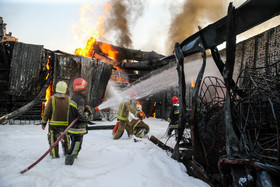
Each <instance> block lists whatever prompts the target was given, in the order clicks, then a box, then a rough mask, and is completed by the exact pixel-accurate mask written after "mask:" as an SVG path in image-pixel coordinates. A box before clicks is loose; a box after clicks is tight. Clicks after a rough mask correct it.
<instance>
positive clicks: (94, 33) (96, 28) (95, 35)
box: [75, 3, 118, 61]
mask: <svg viewBox="0 0 280 187" xmlns="http://www.w3.org/2000/svg"><path fill="white" fill-rule="evenodd" d="M112 6H114V4H113V3H104V4H103V7H92V6H91V4H85V5H83V6H82V7H81V8H80V10H79V14H80V24H79V25H75V28H76V30H77V33H78V34H79V35H82V34H83V33H85V31H86V32H88V33H90V36H91V37H90V38H89V39H88V40H87V44H86V46H85V48H83V49H81V48H79V49H76V50H75V55H81V56H86V57H93V55H94V49H95V48H97V49H98V50H99V49H100V50H101V51H102V53H104V54H106V55H107V56H108V57H110V58H111V59H113V60H115V61H116V59H117V54H118V51H116V50H114V49H113V47H112V45H110V44H107V43H100V42H98V41H97V39H98V40H100V39H102V40H104V38H105V37H106V36H105V35H106V32H105V31H104V23H105V20H106V18H107V17H108V14H109V11H110V9H111V7H112ZM97 10H98V11H97ZM100 10H102V11H103V13H101V14H99V15H96V12H100ZM91 16H92V18H94V19H92V18H91ZM92 23H95V24H94V25H92ZM86 37H88V36H84V37H83V40H84V39H85V38H86ZM94 58H98V57H96V56H94ZM99 60H102V59H99Z"/></svg>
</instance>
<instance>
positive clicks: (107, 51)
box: [75, 37, 119, 61]
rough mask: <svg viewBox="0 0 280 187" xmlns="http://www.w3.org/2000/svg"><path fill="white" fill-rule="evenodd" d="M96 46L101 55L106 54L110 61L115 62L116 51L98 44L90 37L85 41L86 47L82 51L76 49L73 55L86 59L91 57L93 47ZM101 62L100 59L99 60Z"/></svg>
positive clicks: (108, 46)
mask: <svg viewBox="0 0 280 187" xmlns="http://www.w3.org/2000/svg"><path fill="white" fill-rule="evenodd" d="M95 46H97V48H99V49H100V50H101V51H102V53H104V54H106V55H107V56H108V57H110V58H111V59H113V60H115V61H117V55H118V53H119V52H118V51H116V50H114V49H113V47H112V45H110V44H107V43H99V42H98V41H97V40H96V38H93V37H90V39H89V40H88V41H87V44H86V47H85V48H83V49H80V48H79V49H76V51H75V55H82V56H86V57H92V55H93V53H94V47H95ZM100 60H102V59H100Z"/></svg>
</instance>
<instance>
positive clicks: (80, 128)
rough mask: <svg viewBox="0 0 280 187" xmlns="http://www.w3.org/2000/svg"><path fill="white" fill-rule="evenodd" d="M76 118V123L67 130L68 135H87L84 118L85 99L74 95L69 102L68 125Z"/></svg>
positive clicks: (76, 94)
mask: <svg viewBox="0 0 280 187" xmlns="http://www.w3.org/2000/svg"><path fill="white" fill-rule="evenodd" d="M76 118H79V119H78V121H77V122H76V123H75V124H74V125H73V126H72V127H71V128H70V129H69V130H68V133H70V134H79V135H84V134H87V120H86V116H85V98H84V97H83V96H82V95H81V94H79V93H75V95H73V97H72V98H71V100H70V112H69V124H70V123H72V121H73V120H74V119H76Z"/></svg>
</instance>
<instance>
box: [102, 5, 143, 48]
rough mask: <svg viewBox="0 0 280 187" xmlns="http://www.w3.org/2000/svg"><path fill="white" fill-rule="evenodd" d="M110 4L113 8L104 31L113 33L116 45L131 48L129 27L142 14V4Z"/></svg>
mask: <svg viewBox="0 0 280 187" xmlns="http://www.w3.org/2000/svg"><path fill="white" fill-rule="evenodd" d="M112 3H113V7H112V8H111V10H110V17H109V19H108V20H106V24H105V30H107V31H109V32H112V33H113V35H114V38H115V42H116V45H118V46H121V47H128V48H131V47H132V39H131V33H130V29H129V26H131V25H133V23H134V22H136V19H138V18H139V17H140V16H141V15H142V14H143V9H144V4H143V2H142V1H141V0H140V1H132V0H113V1H112Z"/></svg>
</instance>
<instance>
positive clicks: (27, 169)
mask: <svg viewBox="0 0 280 187" xmlns="http://www.w3.org/2000/svg"><path fill="white" fill-rule="evenodd" d="M77 121H78V118H76V119H75V120H74V121H73V122H72V123H71V124H70V125H68V127H67V128H66V129H65V131H64V132H63V133H62V134H61V135H60V137H59V138H58V139H57V140H56V141H55V142H54V144H53V145H52V146H51V147H50V148H49V149H48V150H47V151H46V152H45V154H43V155H42V156H41V157H40V158H39V159H38V160H36V161H35V162H34V163H33V164H31V165H30V166H28V167H27V168H26V169H24V170H22V171H21V172H20V173H21V174H24V173H25V172H27V171H29V170H30V169H31V168H33V167H34V166H36V165H37V164H38V163H39V162H40V161H41V160H43V158H45V157H46V156H47V154H48V153H49V152H51V150H52V149H53V148H54V147H55V146H56V145H57V144H58V142H59V141H60V140H61V139H62V138H63V136H64V135H65V134H66V133H67V131H68V130H69V129H70V128H71V127H72V126H73V125H74V124H75V123H76V122H77Z"/></svg>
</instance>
